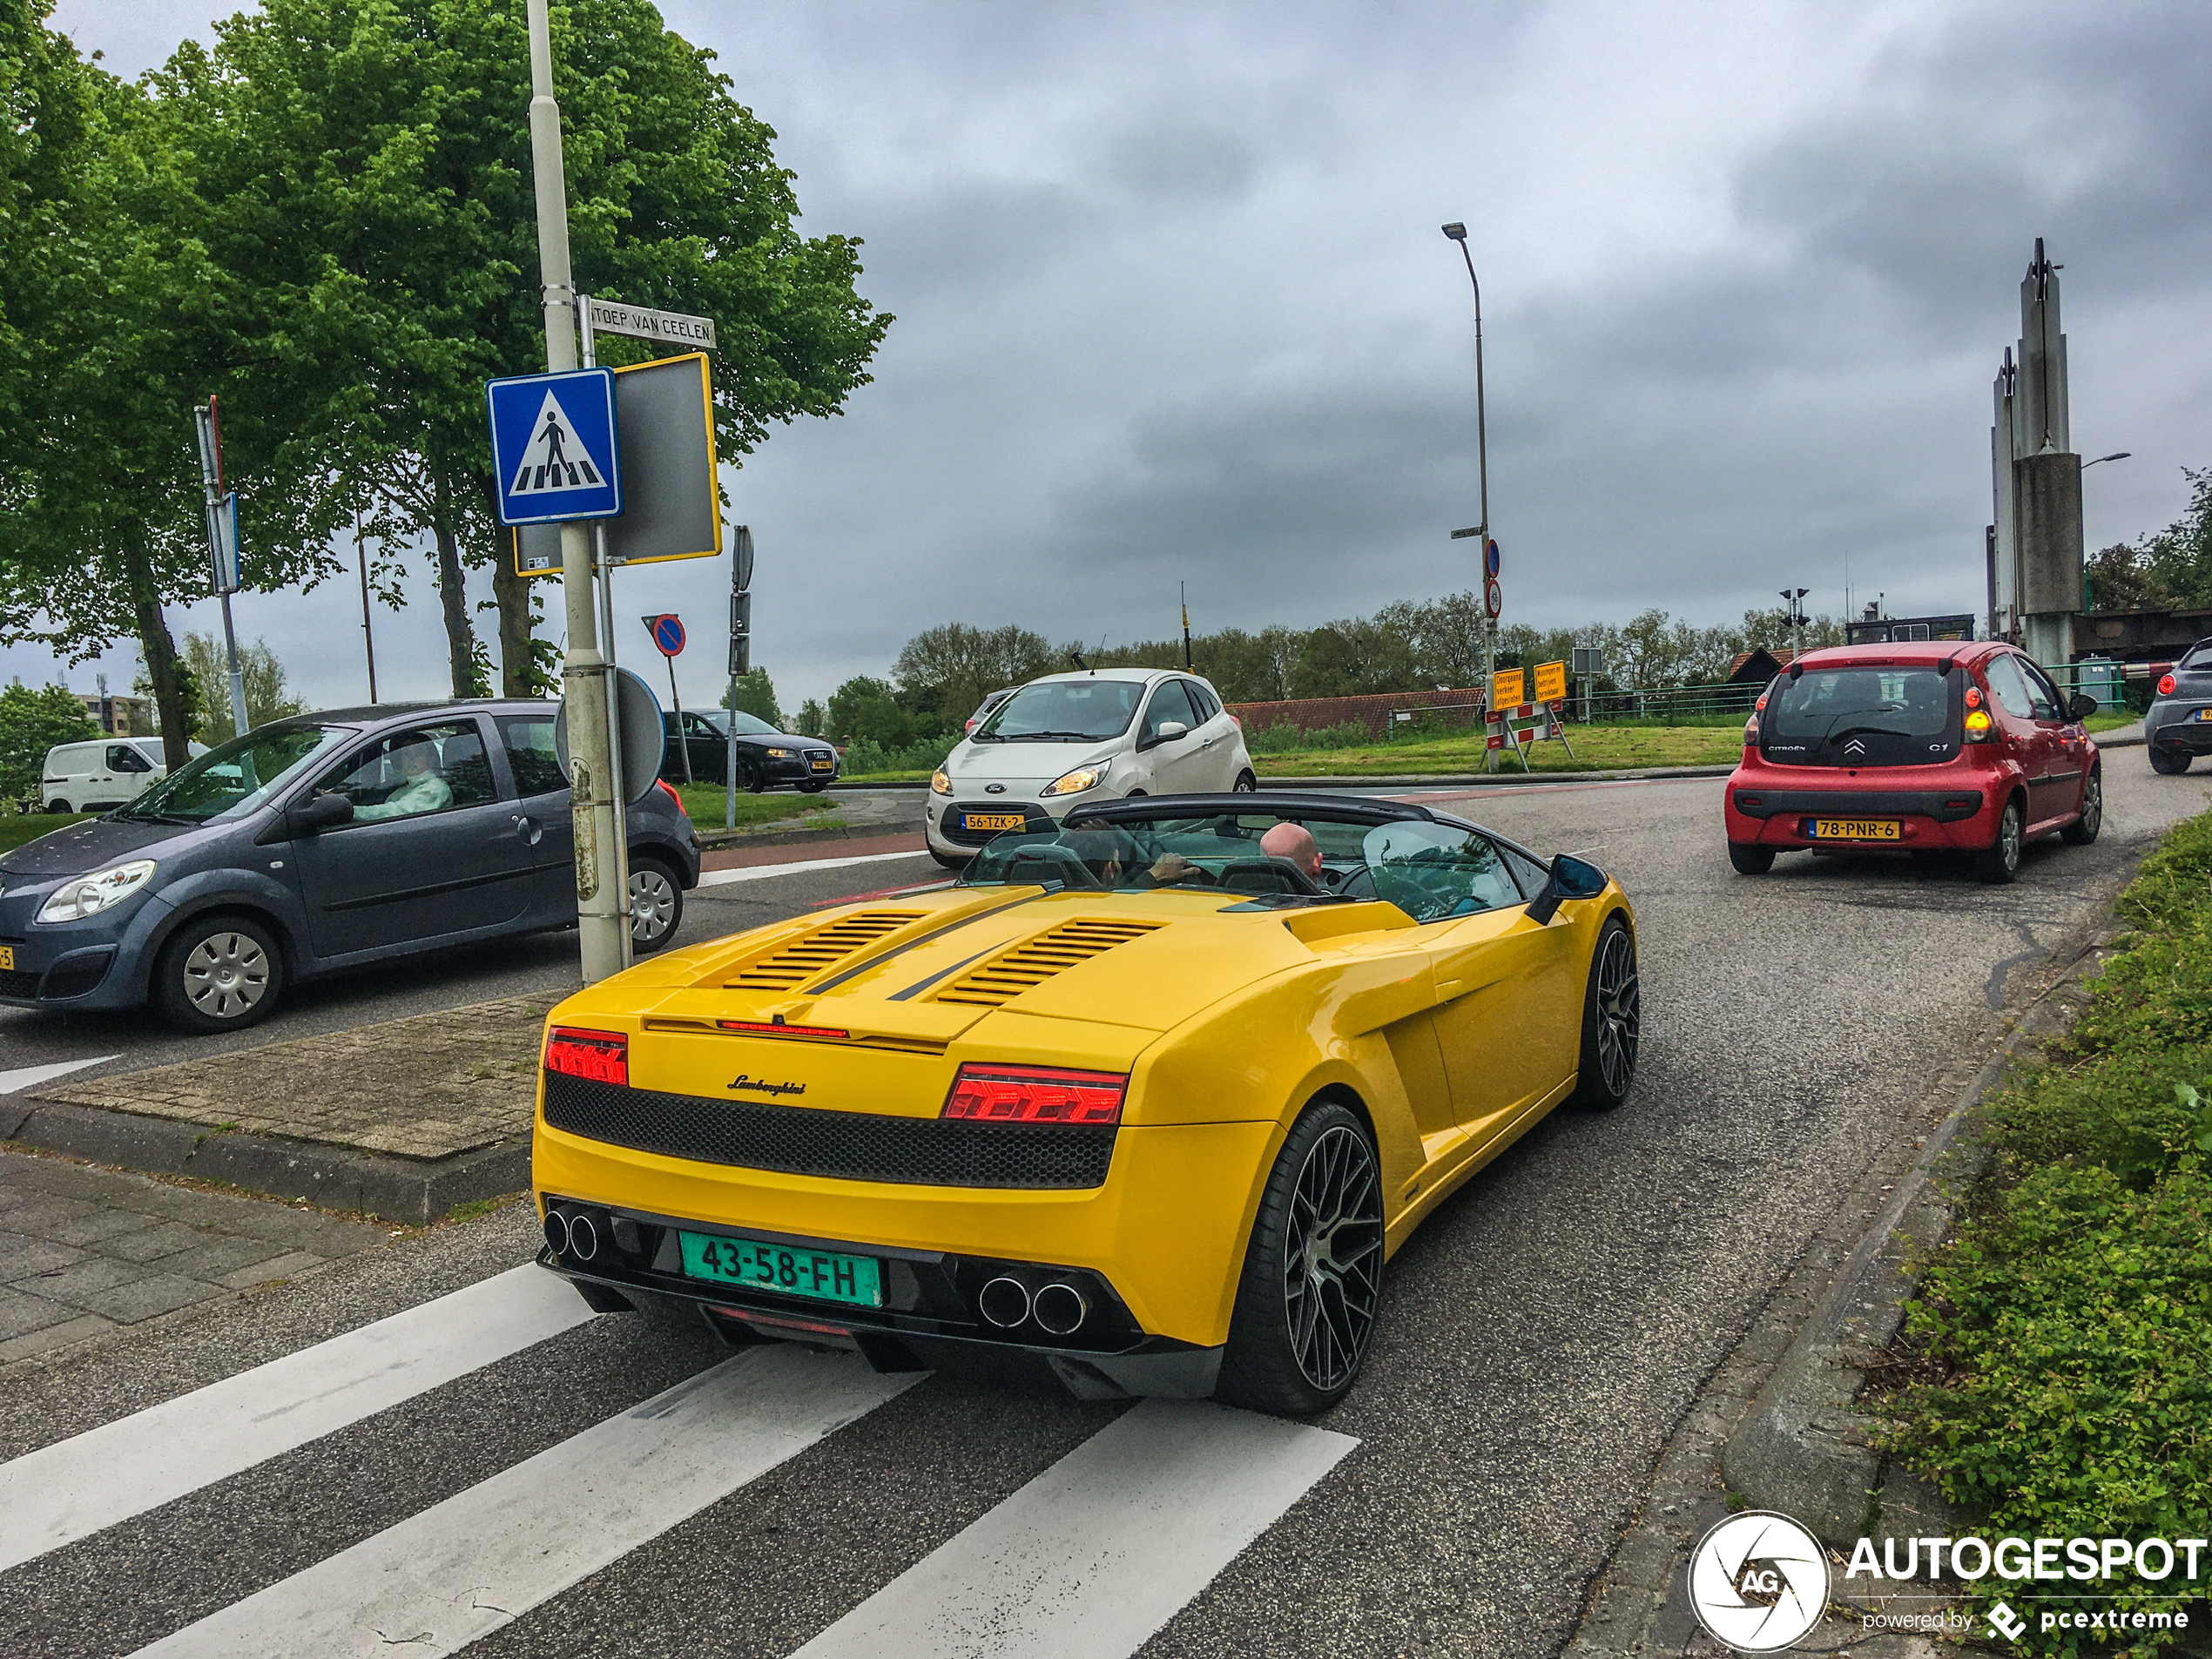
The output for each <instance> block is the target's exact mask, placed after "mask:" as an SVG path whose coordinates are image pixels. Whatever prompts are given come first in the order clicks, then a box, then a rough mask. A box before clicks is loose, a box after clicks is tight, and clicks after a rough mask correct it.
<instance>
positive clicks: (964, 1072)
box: [944, 1066, 1129, 1126]
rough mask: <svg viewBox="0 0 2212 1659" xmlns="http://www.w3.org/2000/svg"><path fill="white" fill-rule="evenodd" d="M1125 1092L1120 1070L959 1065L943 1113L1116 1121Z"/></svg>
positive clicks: (1000, 1119) (990, 1119)
mask: <svg viewBox="0 0 2212 1659" xmlns="http://www.w3.org/2000/svg"><path fill="white" fill-rule="evenodd" d="M1128 1088H1129V1079H1128V1078H1127V1077H1125V1076H1122V1075H1121V1074H1120V1073H1119V1072H1112V1071H1067V1070H1063V1069H1061V1068H1059V1067H1057V1066H962V1067H961V1069H960V1076H957V1077H955V1078H954V1079H953V1090H952V1093H951V1094H949V1095H948V1096H945V1112H944V1115H945V1116H947V1117H968V1118H974V1119H977V1120H979V1121H981V1122H983V1123H1080V1124H1089V1125H1094V1126H1096V1125H1098V1124H1105V1123H1120V1122H1121V1121H1122V1096H1123V1093H1124V1092H1125V1091H1126V1090H1127V1089H1128Z"/></svg>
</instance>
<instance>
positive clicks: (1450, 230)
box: [1444, 223, 1498, 709]
mask: <svg viewBox="0 0 2212 1659" xmlns="http://www.w3.org/2000/svg"><path fill="white" fill-rule="evenodd" d="M1444 234H1445V235H1447V236H1448V237H1450V238H1451V239H1453V241H1454V242H1457V243H1458V244H1459V245H1460V258H1461V259H1462V260H1466V261H1467V281H1468V283H1469V284H1470V285H1471V286H1472V287H1474V471H1475V478H1476V482H1477V487H1478V488H1479V489H1480V492H1481V502H1482V523H1481V526H1480V530H1479V532H1478V534H1477V535H1476V537H1475V543H1474V545H1475V550H1476V551H1475V562H1476V563H1477V564H1478V565H1479V566H1480V570H1481V573H1482V577H1483V580H1484V581H1485V582H1486V583H1487V581H1488V579H1489V576H1490V435H1489V428H1488V426H1487V411H1486V410H1485V408H1484V406H1483V396H1482V283H1481V281H1480V279H1479V278H1477V277H1476V275H1475V274H1474V254H1472V253H1468V252H1467V226H1464V225H1460V224H1457V223H1453V224H1450V225H1447V226H1444ZM1497 666H1498V619H1497V618H1496V617H1485V618H1484V619H1483V624H1482V705H1483V707H1484V708H1486V709H1487V708H1488V707H1489V706H1490V688H1491V687H1492V686H1493V685H1495V684H1496V683H1497V682H1496V679H1495V678H1494V677H1495V675H1496V673H1497Z"/></svg>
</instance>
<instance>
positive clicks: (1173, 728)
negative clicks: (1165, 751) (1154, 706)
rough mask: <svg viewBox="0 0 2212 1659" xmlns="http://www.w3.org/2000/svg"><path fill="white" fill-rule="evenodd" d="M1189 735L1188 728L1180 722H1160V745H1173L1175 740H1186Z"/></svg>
mask: <svg viewBox="0 0 2212 1659" xmlns="http://www.w3.org/2000/svg"><path fill="white" fill-rule="evenodd" d="M1189 736H1190V727H1189V726H1187V725H1184V724H1183V722H1182V721H1180V720H1163V721H1161V722H1160V733H1159V740H1160V741H1161V742H1162V743H1173V742H1174V741H1175V740H1176V739H1177V738H1187V737H1189Z"/></svg>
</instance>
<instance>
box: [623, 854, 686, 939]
mask: <svg viewBox="0 0 2212 1659" xmlns="http://www.w3.org/2000/svg"><path fill="white" fill-rule="evenodd" d="M683 921H684V886H683V883H682V882H680V881H678V880H677V879H676V872H675V871H673V870H671V869H670V868H669V867H668V866H666V865H665V864H663V863H662V862H661V861H660V860H658V859H639V860H637V862H636V863H635V864H632V865H631V867H630V944H631V949H633V950H635V951H637V953H638V954H641V955H643V954H649V953H651V952H653V951H657V950H660V949H662V948H664V947H665V946H666V945H667V944H668V942H669V941H671V940H672V939H674V938H675V937H676V930H677V928H678V927H680V926H682V925H683Z"/></svg>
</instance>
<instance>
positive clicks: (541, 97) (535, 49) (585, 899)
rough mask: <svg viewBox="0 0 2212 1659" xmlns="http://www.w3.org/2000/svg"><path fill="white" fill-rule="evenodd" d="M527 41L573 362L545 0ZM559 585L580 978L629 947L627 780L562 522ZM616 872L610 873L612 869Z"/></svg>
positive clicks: (607, 968) (550, 337)
mask: <svg viewBox="0 0 2212 1659" xmlns="http://www.w3.org/2000/svg"><path fill="white" fill-rule="evenodd" d="M526 10H527V14H528V18H529V44H530V111H529V123H530V172H531V178H532V182H533V183H534V185H536V197H537V268H538V280H539V292H540V297H541V299H542V300H543V305H544V315H545V366H546V368H548V369H550V370H552V371H554V372H556V373H558V372H559V371H561V370H563V369H570V368H576V367H577V341H576V329H575V325H574V323H573V322H572V321H571V320H570V309H569V307H570V301H571V300H572V299H573V297H574V294H575V288H574V286H573V284H572V282H571V280H570V270H569V201H568V185H567V182H566V179H565V176H564V174H563V171H562V165H561V106H560V105H558V104H557V103H556V102H555V101H554V98H553V38H552V33H551V29H550V25H549V24H548V23H547V20H546V0H526ZM561 593H562V598H563V602H564V605H565V609H566V611H567V620H568V629H569V648H568V657H567V660H566V661H564V662H563V664H562V666H561V679H562V690H563V693H564V695H565V697H566V700H567V703H568V708H569V755H570V778H569V787H570V803H571V812H572V817H573V821H574V824H575V835H576V897H577V943H578V946H579V952H580V955H581V958H582V968H583V981H584V983H585V984H587V985H589V984H591V983H592V982H594V981H598V980H603V979H605V978H606V977H607V976H608V975H609V974H618V973H620V972H621V971H622V970H623V968H625V967H626V966H628V963H629V956H630V914H629V912H630V906H629V903H628V897H629V895H628V893H627V890H626V885H625V883H624V880H623V879H622V866H623V856H622V855H623V845H622V843H623V815H622V787H621V783H620V780H619V779H617V776H616V773H615V770H614V754H613V750H612V744H611V723H610V721H609V720H608V718H607V704H608V671H607V663H606V659H605V658H604V657H602V656H601V655H600V654H599V638H598V635H599V627H598V616H597V610H598V607H597V605H596V604H593V602H592V592H591V538H590V536H588V535H587V534H586V533H585V531H584V527H583V525H582V524H581V523H577V522H576V521H574V520H571V521H570V522H569V523H564V524H563V525H562V526H561ZM610 877H611V878H612V880H609V879H608V878H610Z"/></svg>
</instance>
